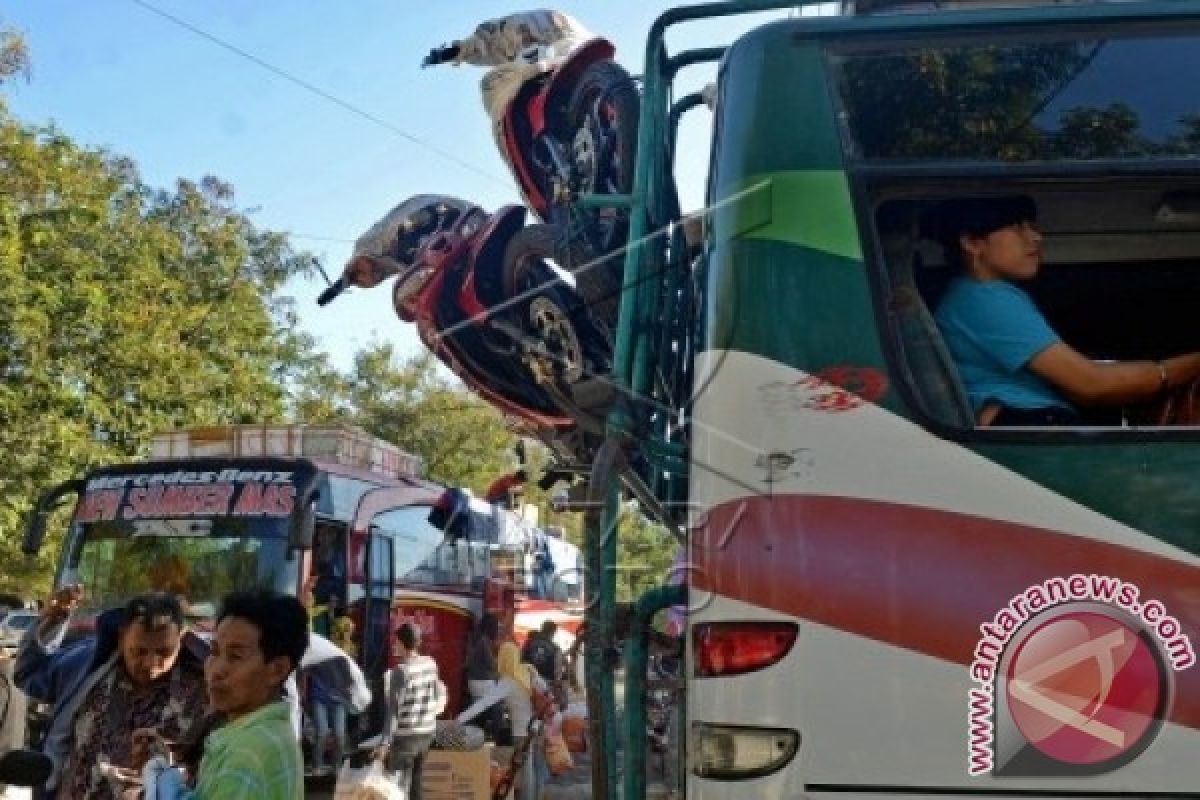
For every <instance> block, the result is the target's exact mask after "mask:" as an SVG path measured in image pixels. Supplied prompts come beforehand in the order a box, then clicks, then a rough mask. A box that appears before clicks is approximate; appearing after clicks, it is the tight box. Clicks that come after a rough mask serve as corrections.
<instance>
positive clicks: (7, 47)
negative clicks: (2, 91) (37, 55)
mask: <svg viewBox="0 0 1200 800" xmlns="http://www.w3.org/2000/svg"><path fill="white" fill-rule="evenodd" d="M28 74H29V48H28V47H27V46H26V45H25V39H24V37H23V36H21V34H19V33H17V32H16V31H14V30H9V29H7V28H0V83H3V82H4V81H6V80H8V79H9V78H11V77H12V76H14V75H28Z"/></svg>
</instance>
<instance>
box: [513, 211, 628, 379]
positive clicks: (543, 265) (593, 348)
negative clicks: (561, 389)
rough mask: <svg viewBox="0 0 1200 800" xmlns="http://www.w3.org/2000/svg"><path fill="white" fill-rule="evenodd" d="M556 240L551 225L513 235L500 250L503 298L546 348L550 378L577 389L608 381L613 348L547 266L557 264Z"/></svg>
mask: <svg viewBox="0 0 1200 800" xmlns="http://www.w3.org/2000/svg"><path fill="white" fill-rule="evenodd" d="M558 239H559V237H558V232H557V230H556V229H555V228H554V227H553V226H551V225H530V226H528V227H526V228H523V229H521V230H520V231H518V232H517V233H516V234H514V235H513V237H512V239H511V240H509V242H508V245H507V247H505V250H504V265H503V273H502V280H503V286H504V296H505V297H506V298H508V300H509V301H510V302H512V303H513V304H514V305H513V307H514V308H515V309H517V310H518V311H519V313H520V315H521V317H522V320H521V322H522V325H523V327H524V328H525V330H526V331H527V332H528V333H529V334H530V335H531V336H532V337H534V338H535V339H537V340H539V341H540V342H542V343H543V345H544V346H545V347H546V350H547V352H548V356H549V360H550V362H551V367H552V368H553V370H554V372H555V373H556V374H557V375H559V376H560V377H561V378H562V380H563V381H564V383H566V384H567V385H569V386H572V387H577V386H580V385H581V384H586V383H587V382H588V381H589V380H591V379H594V378H606V376H607V375H608V372H609V370H610V368H611V363H610V362H611V358H612V343H611V342H610V341H609V337H608V334H607V331H606V330H604V329H603V328H602V327H601V326H599V325H597V324H596V323H595V322H594V321H592V320H591V319H590V318H589V314H588V309H586V308H585V307H584V304H583V302H582V301H581V298H580V297H579V296H578V295H577V294H576V293H575V292H574V291H572V289H571V287H570V286H568V285H567V283H566V282H565V281H564V279H563V278H562V276H561V275H559V273H558V272H556V271H555V270H554V269H553V267H551V266H550V264H551V263H552V262H554V263H561V262H560V260H559V258H558V257H556V252H557V251H558ZM576 280H578V278H576Z"/></svg>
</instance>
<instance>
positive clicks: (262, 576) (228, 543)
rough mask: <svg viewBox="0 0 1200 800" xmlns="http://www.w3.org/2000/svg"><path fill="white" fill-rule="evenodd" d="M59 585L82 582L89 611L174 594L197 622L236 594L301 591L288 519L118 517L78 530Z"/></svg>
mask: <svg viewBox="0 0 1200 800" xmlns="http://www.w3.org/2000/svg"><path fill="white" fill-rule="evenodd" d="M67 552H68V556H67V560H66V563H65V564H64V565H63V569H62V571H61V573H60V575H59V580H58V581H57V584H58V585H59V586H62V585H66V584H70V583H82V584H83V585H84V587H85V589H86V594H85V608H84V610H85V611H91V612H96V611H100V610H103V609H105V608H112V607H114V606H118V605H121V604H123V603H124V602H125V601H127V600H128V599H129V598H130V597H132V596H133V595H136V594H139V593H141V592H147V591H166V592H171V593H173V594H176V595H178V596H179V597H180V599H181V600H183V602H184V605H185V609H186V611H187V614H188V616H189V617H191V618H193V619H196V620H203V619H211V618H212V617H214V616H215V615H216V610H217V605H218V604H219V602H220V599H221V597H222V596H223V595H225V594H226V593H228V592H231V591H233V590H235V589H247V588H252V587H263V588H271V589H275V590H277V591H280V592H286V593H289V594H291V593H294V592H295V590H296V581H297V572H296V569H297V567H296V559H294V558H289V557H288V540H287V520H286V519H235V518H217V519H141V520H111V521H104V522H94V523H87V524H78V523H77V524H75V525H72V527H71V542H70V546H69V550H68V551H67Z"/></svg>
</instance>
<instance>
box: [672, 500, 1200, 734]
mask: <svg viewBox="0 0 1200 800" xmlns="http://www.w3.org/2000/svg"><path fill="white" fill-rule="evenodd" d="M692 542H693V544H692V565H693V566H692V574H691V576H690V577H691V583H692V585H693V587H695V588H700V589H704V590H707V591H711V592H714V593H716V594H719V595H722V596H725V597H730V598H733V599H736V600H740V601H743V602H746V603H750V604H753V605H757V606H761V607H764V608H768V609H773V610H775V611H778V612H780V613H783V614H787V615H789V616H793V617H799V618H802V619H808V620H812V621H814V622H818V623H821V624H823V625H828V626H830V627H833V628H837V629H839V630H845V631H848V632H851V633H854V634H857V635H860V636H865V637H869V638H871V639H876V640H878V641H881V642H886V643H888V644H892V645H896V646H898V647H903V648H906V649H908V650H912V651H915V652H918V653H924V654H926V655H930V656H934V657H937V658H940V659H943V660H945V661H949V662H952V663H957V664H963V665H967V664H970V662H971V660H972V658H973V654H974V650H975V646H976V644H977V643H978V642H979V639H980V637H981V635H982V634H981V631H980V625H981V624H983V623H990V622H992V620H993V619H994V617H995V615H996V614H997V613H998V612H999V611H1000V610H1001V609H1003V608H1005V607H1006V606H1007V605H1008V603H1009V601H1010V600H1012V599H1013V598H1014V597H1016V596H1018V595H1020V594H1021V593H1023V592H1024V591H1025V589H1027V588H1029V587H1031V586H1034V585H1036V584H1040V583H1042V582H1043V581H1045V580H1047V579H1049V578H1054V577H1064V578H1065V577H1069V576H1071V575H1073V574H1077V573H1079V574H1084V575H1090V574H1096V575H1105V576H1111V577H1115V578H1120V579H1121V580H1124V581H1126V582H1127V583H1132V584H1134V585H1136V586H1137V587H1138V588H1139V589H1140V590H1141V593H1142V594H1141V597H1140V602H1142V603H1145V602H1146V601H1148V600H1152V599H1153V600H1159V601H1160V602H1161V603H1162V604H1163V605H1164V606H1165V607H1166V612H1167V613H1168V614H1170V615H1172V616H1174V617H1175V618H1176V619H1178V620H1179V621H1180V623H1181V624H1182V627H1183V633H1184V634H1186V635H1187V636H1188V637H1189V639H1190V640H1191V642H1192V643H1193V644H1196V642H1197V635H1198V634H1200V567H1196V566H1193V565H1191V564H1185V563H1182V562H1180V561H1176V560H1173V559H1171V558H1167V557H1163V556H1158V555H1153V554H1150V553H1146V552H1143V551H1139V550H1133V549H1130V548H1128V547H1123V546H1120V545H1115V544H1110V543H1107V542H1101V541H1097V540H1094V539H1087V538H1083V537H1081V536H1074V535H1069V534H1065V533H1062V532H1059V531H1052V530H1048V529H1044V528H1036V527H1032V526H1028V525H1019V524H1016V523H1012V522H1004V521H1001V520H995V519H987V518H984V517H976V516H971V515H968V514H960V513H954V512H948V511H941V510H936V509H930V508H921V507H917V506H907V505H900V504H896V503H886V502H880V501H874V500H863V499H858V498H846V497H830V496H809V495H784V496H780V495H776V496H774V497H766V496H762V497H749V498H744V499H741V500H736V501H732V502H730V503H727V504H724V505H722V506H719V507H717V508H716V509H715V510H713V511H712V512H711V513H710V514H709V516H708V518H707V519H706V520H705V521H704V523H703V524H702V525H701V526H700V527H698V528H696V529H695V531H694V532H693V535H692ZM802 643H803V637H801V642H800V645H798V646H802ZM1175 679H1176V683H1177V691H1176V695H1175V701H1174V704H1173V705H1174V708H1173V709H1172V712H1171V720H1172V721H1174V722H1176V723H1179V724H1182V725H1186V726H1188V727H1192V728H1200V667H1197V666H1193V667H1191V668H1189V669H1186V670H1184V671H1182V672H1179V673H1175Z"/></svg>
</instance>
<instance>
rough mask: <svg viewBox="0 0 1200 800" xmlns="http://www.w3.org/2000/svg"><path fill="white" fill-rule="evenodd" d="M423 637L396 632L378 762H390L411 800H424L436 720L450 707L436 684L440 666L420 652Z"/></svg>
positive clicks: (413, 630) (404, 628)
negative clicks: (424, 770) (425, 773)
mask: <svg viewBox="0 0 1200 800" xmlns="http://www.w3.org/2000/svg"><path fill="white" fill-rule="evenodd" d="M420 644H421V634H420V631H419V630H418V629H417V627H416V626H415V625H413V624H412V623H409V622H405V623H404V624H402V625H401V626H400V627H399V629H397V631H396V658H397V661H398V662H399V663H397V664H396V666H395V667H393V668H392V670H391V672H389V673H388V674H387V677H386V678H385V679H384V690H383V691H384V698H385V699H386V701H387V716H385V717H384V720H383V737H382V738H381V740H380V741H382V742H383V745H382V746H381V747H380V748H379V750H378V751H377V752H376V757H377V758H381V759H386V761H387V768H388V769H389V770H390V771H393V772H395V773H396V782H397V783H398V784H399V785H400V788H401V789H404V790H405V792H406V794H405V796H406V797H408V798H409V800H421V772H422V768H423V767H424V765H425V754H426V753H428V752H429V746H430V745H431V744H433V734H434V732H435V731H436V730H437V715H438V714H440V713H441V712H442V710H443V709H444V708H445V707H446V686H445V684H443V683H442V681H441V680H440V679H439V678H438V666H437V662H436V661H434V660H433V659H432V658H430V657H429V656H424V655H421V653H420V652H419V648H420Z"/></svg>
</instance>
